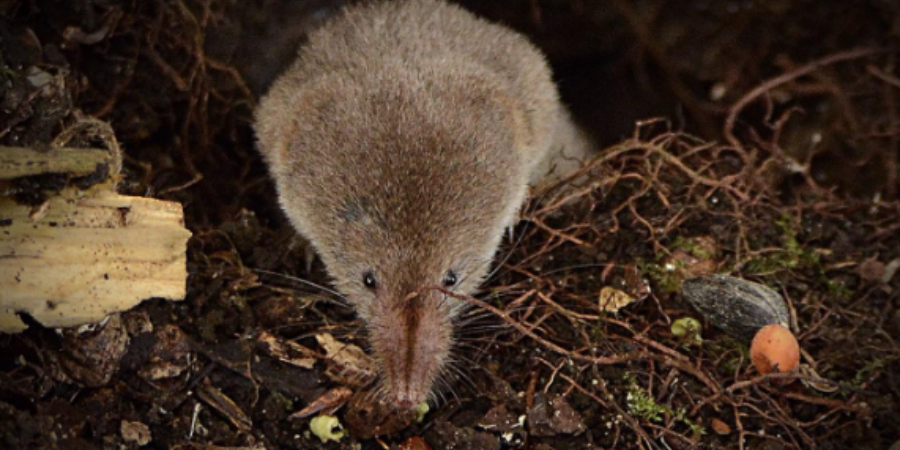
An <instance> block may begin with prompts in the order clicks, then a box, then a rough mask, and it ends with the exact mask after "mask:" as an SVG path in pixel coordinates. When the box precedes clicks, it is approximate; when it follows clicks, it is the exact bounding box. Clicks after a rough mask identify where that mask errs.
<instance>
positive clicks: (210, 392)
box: [197, 384, 253, 432]
mask: <svg viewBox="0 0 900 450" xmlns="http://www.w3.org/2000/svg"><path fill="white" fill-rule="evenodd" d="M197 396H198V397H200V400H203V402H204V403H206V404H207V405H209V406H210V407H211V408H213V409H215V410H216V411H218V412H219V413H220V414H222V415H223V416H225V418H226V419H228V421H229V422H231V424H232V425H234V426H235V428H237V429H238V430H240V431H243V432H249V431H250V430H251V429H252V428H253V422H252V421H251V420H250V417H249V416H247V413H245V412H244V410H242V409H241V408H240V407H239V406H238V405H237V403H235V402H234V400H232V399H231V398H230V397H228V396H227V395H225V394H224V393H223V392H222V391H220V390H219V389H218V388H216V387H215V386H213V385H211V384H204V385H203V386H202V387H201V388H200V389H199V390H198V391H197Z"/></svg>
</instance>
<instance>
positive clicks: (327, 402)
mask: <svg viewBox="0 0 900 450" xmlns="http://www.w3.org/2000/svg"><path fill="white" fill-rule="evenodd" d="M352 396H353V391H351V390H350V389H348V388H345V387H343V386H341V387H337V388H334V389H332V390H330V391H328V392H326V393H324V394H322V395H320V396H319V398H317V399H315V400H313V401H312V402H311V403H310V404H308V405H306V407H305V408H303V409H301V410H300V411H297V412H295V413H294V414H291V416H290V417H288V419H290V420H297V419H303V418H306V417H309V416H311V415H313V414H318V413H320V412H321V413H322V414H325V415H327V416H330V415H333V414H334V413H335V412H336V411H337V410H338V409H340V408H341V406H344V404H345V403H347V401H348V400H350V397H352Z"/></svg>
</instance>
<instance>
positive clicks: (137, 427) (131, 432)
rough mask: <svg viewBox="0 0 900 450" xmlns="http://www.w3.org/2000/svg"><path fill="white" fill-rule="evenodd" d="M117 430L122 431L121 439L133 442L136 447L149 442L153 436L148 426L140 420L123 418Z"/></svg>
mask: <svg viewBox="0 0 900 450" xmlns="http://www.w3.org/2000/svg"><path fill="white" fill-rule="evenodd" d="M119 432H120V433H122V439H123V440H125V442H131V443H134V444H136V445H137V446H138V447H143V446H145V445H147V444H149V443H150V441H151V440H152V438H153V437H152V435H151V434H150V427H148V426H147V425H144V424H143V423H141V422H130V421H128V420H123V421H122V424H121V425H120V426H119Z"/></svg>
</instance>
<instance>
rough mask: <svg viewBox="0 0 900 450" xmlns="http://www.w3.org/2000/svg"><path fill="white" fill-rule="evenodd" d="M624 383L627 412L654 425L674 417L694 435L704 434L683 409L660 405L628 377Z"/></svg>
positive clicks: (704, 431)
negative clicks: (626, 388)
mask: <svg viewBox="0 0 900 450" xmlns="http://www.w3.org/2000/svg"><path fill="white" fill-rule="evenodd" d="M625 381H626V382H627V383H628V392H627V394H626V397H625V401H626V404H627V407H628V412H630V413H631V414H632V415H634V416H635V417H639V418H641V419H643V420H645V421H647V422H656V423H662V422H663V420H664V418H665V417H666V416H669V417H674V418H675V420H676V421H677V422H680V423H682V424H684V425H685V426H687V427H688V428H690V429H691V432H692V433H693V434H694V435H698V436H699V435H704V434H706V430H705V429H704V428H703V427H702V426H701V425H699V424H696V423H694V422H693V421H692V420H690V419H688V418H687V414H686V412H685V410H684V408H678V409H672V407H671V406H669V405H660V404H659V403H657V402H656V400H654V399H653V397H651V396H650V394H649V393H647V391H645V390H644V389H643V388H642V387H640V386H638V384H637V380H635V379H634V378H633V377H631V376H630V375H626V376H625Z"/></svg>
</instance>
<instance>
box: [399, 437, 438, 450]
mask: <svg viewBox="0 0 900 450" xmlns="http://www.w3.org/2000/svg"><path fill="white" fill-rule="evenodd" d="M400 450H431V446H430V445H428V443H427V442H425V439H422V438H420V437H419V436H413V437H411V438H409V439H407V440H405V441H403V443H401V444H400Z"/></svg>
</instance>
